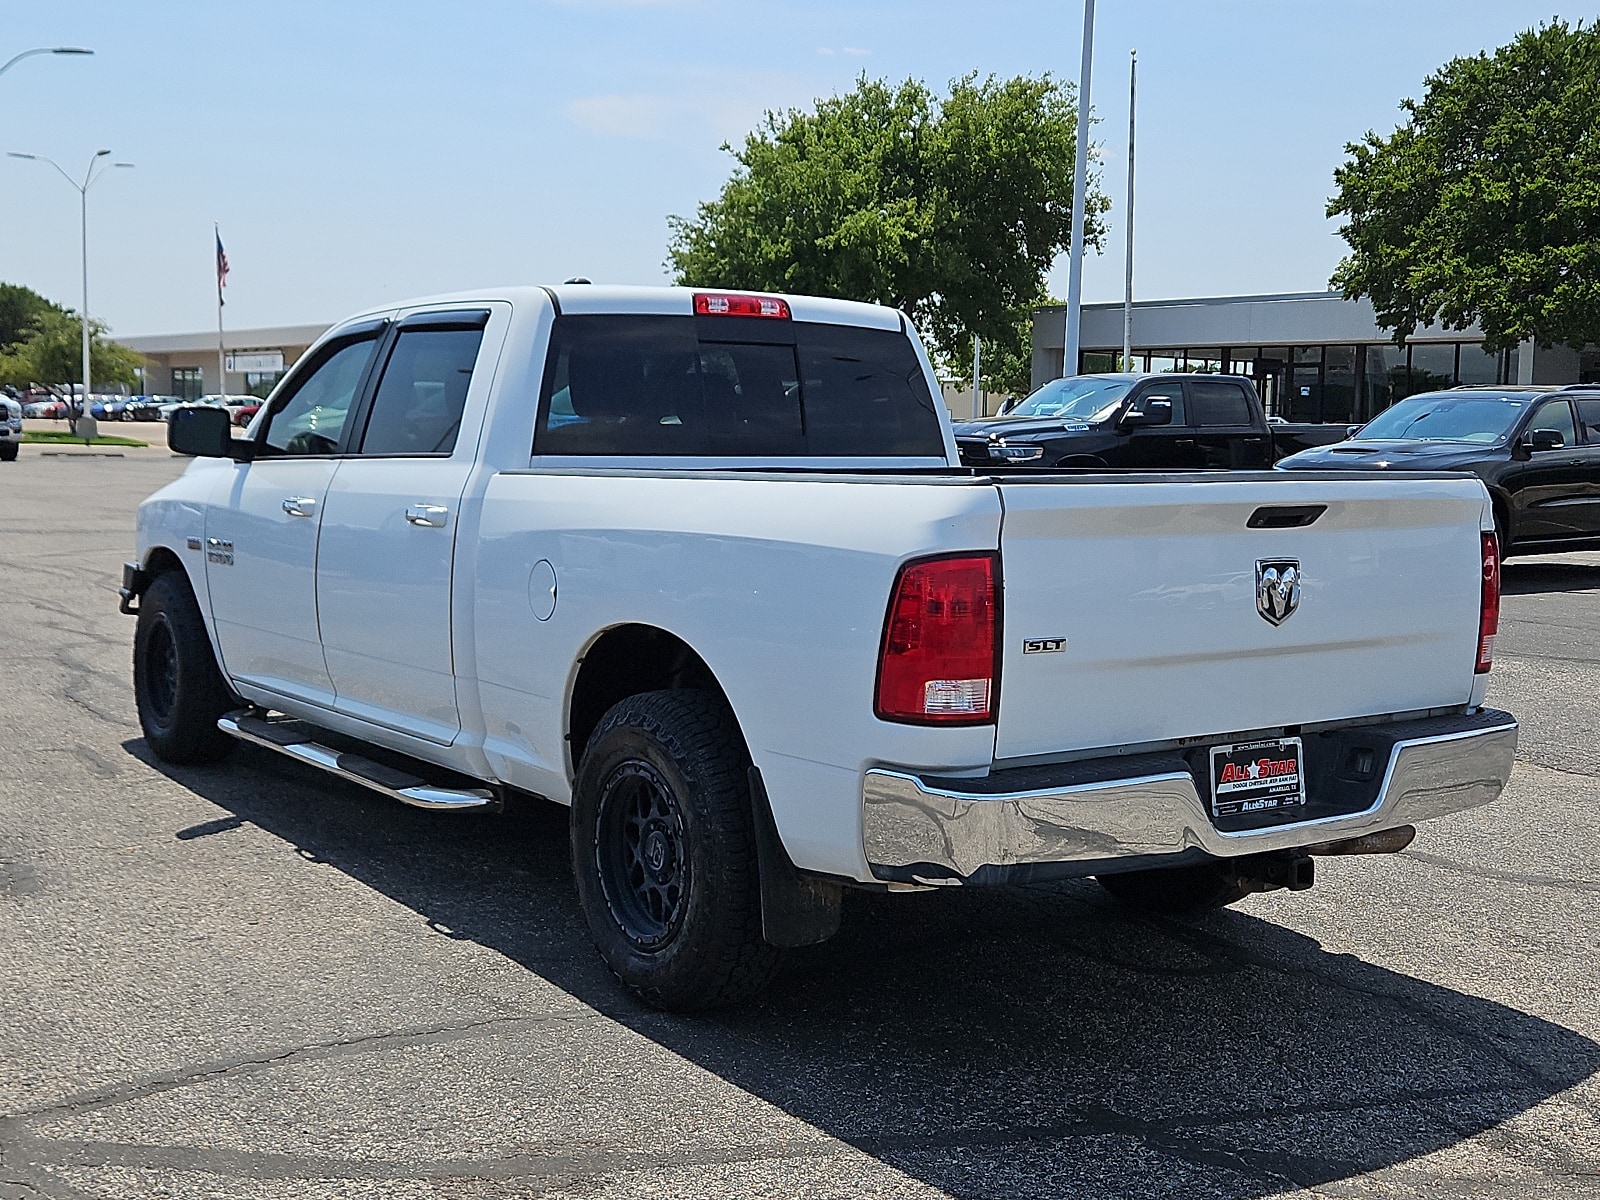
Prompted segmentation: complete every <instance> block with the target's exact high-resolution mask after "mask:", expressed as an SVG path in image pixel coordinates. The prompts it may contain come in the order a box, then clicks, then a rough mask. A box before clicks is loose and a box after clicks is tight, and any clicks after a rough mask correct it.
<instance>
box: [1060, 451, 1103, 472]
mask: <svg viewBox="0 0 1600 1200" xmlns="http://www.w3.org/2000/svg"><path fill="white" fill-rule="evenodd" d="M1055 465H1056V466H1058V467H1081V468H1085V469H1087V470H1092V471H1104V470H1106V469H1107V467H1106V460H1105V459H1103V458H1101V457H1100V456H1099V455H1098V454H1065V455H1062V457H1060V458H1058V459H1057V460H1056V463H1055Z"/></svg>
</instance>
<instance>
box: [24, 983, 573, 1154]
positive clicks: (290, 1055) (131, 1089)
mask: <svg viewBox="0 0 1600 1200" xmlns="http://www.w3.org/2000/svg"><path fill="white" fill-rule="evenodd" d="M597 1015H598V1014H596V1013H595V1011H594V1010H593V1009H589V1008H583V1009H570V1010H567V1011H563V1012H556V1013H549V1014H545V1015H541V1016H537V1017H529V1016H503V1017H487V1018H484V1019H483V1020H478V1021H467V1022H464V1023H458V1024H445V1025H425V1026H414V1027H412V1028H408V1029H397V1030H392V1031H390V1032H388V1033H374V1034H366V1035H363V1036H360V1037H353V1038H343V1039H340V1040H338V1041H331V1042H312V1043H309V1044H307V1045H304V1046H295V1047H292V1048H290V1049H288V1050H282V1051H279V1052H277V1053H275V1054H263V1055H256V1056H252V1057H250V1058H241V1059H231V1060H224V1061H219V1062H211V1063H202V1064H199V1065H196V1066H191V1067H186V1068H182V1069H180V1070H178V1071H172V1072H167V1073H163V1074H160V1075H154V1076H147V1077H146V1078H144V1079H142V1080H138V1081H133V1082H129V1083H126V1084H122V1085H114V1086H111V1087H105V1088H96V1089H94V1090H92V1091H87V1092H81V1093H79V1094H77V1095H75V1096H68V1097H67V1098H66V1099H64V1100H58V1101H56V1102H55V1103H53V1104H49V1105H45V1106H43V1107H40V1108H34V1109H24V1110H22V1111H20V1112H17V1113H13V1114H11V1115H9V1116H6V1117H3V1118H0V1139H3V1135H4V1134H5V1132H6V1131H7V1130H8V1128H10V1127H16V1126H20V1125H24V1124H26V1125H34V1124H38V1123H40V1122H41V1121H48V1120H51V1119H54V1118H57V1117H64V1116H77V1115H80V1114H82V1113H88V1112H95V1111H97V1110H99V1109H103V1108H115V1107H117V1106H119V1105H122V1104H128V1103H131V1102H133V1101H135V1100H143V1099H145V1098H147V1097H149V1096H158V1095H161V1094H162V1093H163V1092H171V1091H176V1090H178V1089H179V1088H186V1087H190V1086H193V1085H194V1084H196V1083H201V1082H204V1081H205V1080H208V1079H216V1078H219V1077H221V1076H225V1075H245V1074H255V1073H258V1072H261V1071H269V1070H273V1069H275V1068H277V1067H281V1066H286V1065H289V1064H291V1063H298V1062H309V1061H316V1060H320V1059H325V1058H337V1057H341V1056H343V1055H346V1054H364V1053H370V1052H372V1051H375V1050H388V1049H394V1048H399V1047H405V1046H422V1045H431V1044H435V1043H439V1042H449V1041H455V1040H457V1039H459V1038H464V1037H471V1036H474V1035H476V1034H479V1033H482V1032H484V1031H486V1030H499V1029H514V1028H522V1027H527V1026H532V1025H544V1024H553V1023H557V1022H563V1021H584V1020H589V1019H592V1018H595V1017H596V1016H597Z"/></svg>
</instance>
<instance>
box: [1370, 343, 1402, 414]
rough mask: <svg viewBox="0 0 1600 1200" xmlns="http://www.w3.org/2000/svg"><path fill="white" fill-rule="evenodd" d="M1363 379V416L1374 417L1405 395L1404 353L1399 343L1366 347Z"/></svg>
mask: <svg viewBox="0 0 1600 1200" xmlns="http://www.w3.org/2000/svg"><path fill="white" fill-rule="evenodd" d="M1366 359H1367V369H1366V375H1365V377H1364V379H1363V381H1362V384H1363V387H1362V390H1363V392H1364V393H1365V394H1364V396H1363V397H1362V403H1363V408H1364V410H1365V411H1364V413H1363V415H1364V416H1366V417H1369V418H1370V417H1375V416H1377V415H1378V414H1379V413H1381V412H1382V411H1383V410H1384V409H1386V408H1388V407H1389V405H1391V404H1393V403H1394V402H1395V401H1396V400H1398V399H1400V398H1401V397H1402V396H1404V395H1405V394H1406V352H1405V351H1404V350H1402V349H1401V348H1400V347H1398V346H1391V345H1382V346H1368V347H1367V354H1366Z"/></svg>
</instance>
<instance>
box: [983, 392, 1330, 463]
mask: <svg viewBox="0 0 1600 1200" xmlns="http://www.w3.org/2000/svg"><path fill="white" fill-rule="evenodd" d="M1349 429H1350V427H1349V426H1347V425H1289V424H1284V423H1281V422H1278V421H1276V420H1273V421H1271V422H1269V421H1268V420H1267V417H1266V414H1265V413H1264V412H1263V411H1262V408H1261V401H1260V399H1259V398H1258V397H1257V396H1256V390H1255V387H1254V386H1253V385H1252V384H1251V383H1250V381H1249V380H1248V379H1244V378H1242V377H1240V376H1237V375H1176V374H1162V375H1134V374H1115V375H1073V376H1069V377H1068V378H1066V379H1056V380H1052V381H1051V382H1049V383H1047V384H1045V385H1044V386H1043V387H1041V388H1040V389H1039V390H1038V391H1036V392H1034V393H1033V395H1031V396H1029V397H1028V398H1027V399H1026V400H1023V401H1022V402H1021V403H1019V404H1017V405H1016V406H1014V407H1013V408H1011V409H1010V410H1009V411H1008V412H1007V413H1006V414H1005V415H1004V416H1000V417H995V418H992V419H990V420H986V421H957V422H956V424H955V435H956V445H957V447H958V448H959V449H960V451H961V461H962V463H964V464H965V465H967V466H972V467H991V468H992V467H998V466H1018V467H1027V466H1035V467H1084V468H1088V469H1094V470H1099V469H1104V468H1107V467H1110V468H1119V467H1120V468H1131V469H1134V470H1158V471H1165V470H1182V469H1191V470H1235V471H1236V470H1263V469H1265V468H1267V467H1270V466H1272V464H1273V463H1275V462H1277V461H1278V459H1280V458H1282V457H1284V456H1285V455H1288V454H1294V453H1297V452H1298V451H1301V450H1307V449H1310V448H1312V447H1314V446H1326V445H1329V444H1331V443H1333V442H1338V441H1342V440H1343V439H1344V438H1345V437H1347V436H1348V433H1349Z"/></svg>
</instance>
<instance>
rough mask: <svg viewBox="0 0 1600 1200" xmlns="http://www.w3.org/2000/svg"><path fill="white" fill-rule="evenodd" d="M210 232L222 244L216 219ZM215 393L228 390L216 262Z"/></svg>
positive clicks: (220, 271) (221, 393) (219, 264)
mask: <svg viewBox="0 0 1600 1200" xmlns="http://www.w3.org/2000/svg"><path fill="white" fill-rule="evenodd" d="M211 232H212V233H213V234H214V235H215V239H216V245H218V246H220V245H222V227H221V225H219V224H218V223H217V222H216V221H213V222H211ZM216 267H217V394H218V395H219V396H222V395H226V394H227V392H228V358H227V354H226V352H225V351H224V350H223V348H222V263H221V261H220V259H219V260H218V262H217V264H216Z"/></svg>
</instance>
